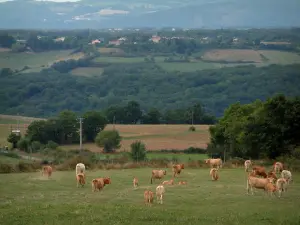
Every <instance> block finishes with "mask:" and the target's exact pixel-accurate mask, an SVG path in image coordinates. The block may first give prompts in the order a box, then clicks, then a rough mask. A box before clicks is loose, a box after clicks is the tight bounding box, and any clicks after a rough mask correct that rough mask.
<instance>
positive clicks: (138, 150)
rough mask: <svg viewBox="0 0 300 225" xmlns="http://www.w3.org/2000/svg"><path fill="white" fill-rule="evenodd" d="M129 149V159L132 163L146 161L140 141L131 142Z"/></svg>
mask: <svg viewBox="0 0 300 225" xmlns="http://www.w3.org/2000/svg"><path fill="white" fill-rule="evenodd" d="M130 148H131V154H130V156H131V159H132V160H134V161H137V162H138V161H143V160H145V159H146V146H145V144H144V143H142V142H141V141H136V142H133V143H132V144H131V145H130Z"/></svg>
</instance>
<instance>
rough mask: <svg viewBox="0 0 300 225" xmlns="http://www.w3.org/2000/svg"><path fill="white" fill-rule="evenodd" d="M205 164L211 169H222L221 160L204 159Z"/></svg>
mask: <svg viewBox="0 0 300 225" xmlns="http://www.w3.org/2000/svg"><path fill="white" fill-rule="evenodd" d="M205 163H206V164H209V165H210V167H211V168H213V167H215V166H216V167H217V169H219V168H222V163H223V161H222V159H220V158H218V159H206V160H205Z"/></svg>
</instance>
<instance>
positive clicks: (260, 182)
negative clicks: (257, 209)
mask: <svg viewBox="0 0 300 225" xmlns="http://www.w3.org/2000/svg"><path fill="white" fill-rule="evenodd" d="M255 175H256V173H255V171H252V172H251V173H250V174H249V175H248V178H247V194H249V190H250V189H251V192H252V195H254V192H253V188H256V189H264V190H265V187H266V185H267V184H268V183H272V182H273V180H274V179H273V178H259V177H255Z"/></svg>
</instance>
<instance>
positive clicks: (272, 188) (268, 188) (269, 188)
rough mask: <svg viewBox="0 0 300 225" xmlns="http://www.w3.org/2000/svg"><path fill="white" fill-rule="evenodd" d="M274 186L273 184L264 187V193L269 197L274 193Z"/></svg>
mask: <svg viewBox="0 0 300 225" xmlns="http://www.w3.org/2000/svg"><path fill="white" fill-rule="evenodd" d="M276 190H277V189H276V186H275V185H274V184H273V183H271V182H270V183H267V184H266V186H265V191H266V192H267V193H269V194H270V195H271V196H272V195H273V194H274V192H276Z"/></svg>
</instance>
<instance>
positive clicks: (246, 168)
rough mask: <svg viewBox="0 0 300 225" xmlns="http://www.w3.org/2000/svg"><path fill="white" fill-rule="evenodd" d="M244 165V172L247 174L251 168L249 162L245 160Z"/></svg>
mask: <svg viewBox="0 0 300 225" xmlns="http://www.w3.org/2000/svg"><path fill="white" fill-rule="evenodd" d="M244 165H245V172H248V171H249V169H250V167H251V165H252V162H251V160H246V161H245V163H244Z"/></svg>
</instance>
